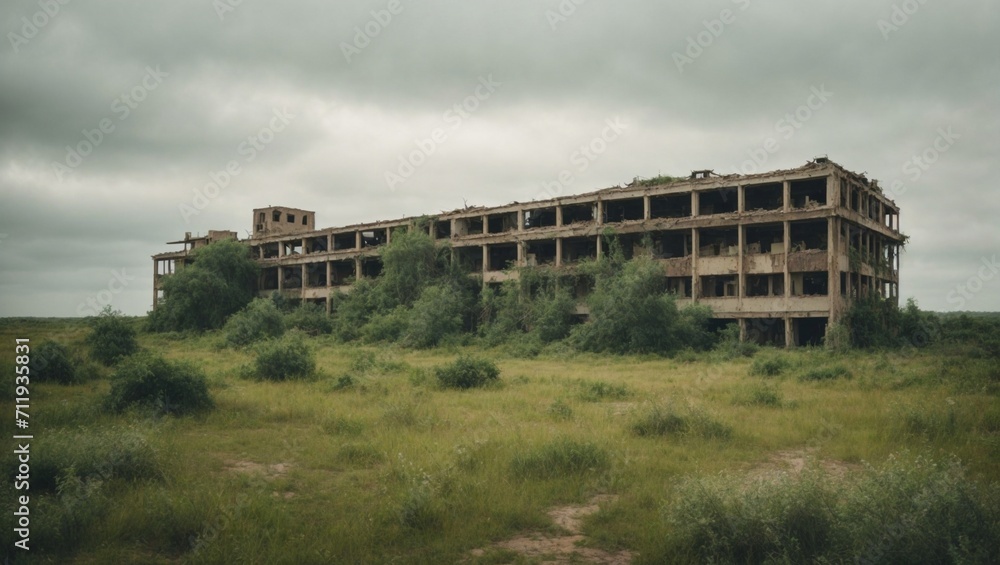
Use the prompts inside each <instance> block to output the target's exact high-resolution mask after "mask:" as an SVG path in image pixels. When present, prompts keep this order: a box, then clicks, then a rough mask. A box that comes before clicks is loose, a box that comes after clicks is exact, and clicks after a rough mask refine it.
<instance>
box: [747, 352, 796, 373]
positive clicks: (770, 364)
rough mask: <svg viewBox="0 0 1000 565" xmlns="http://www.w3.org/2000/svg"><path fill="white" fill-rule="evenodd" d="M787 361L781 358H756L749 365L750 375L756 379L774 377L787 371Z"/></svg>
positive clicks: (774, 356) (773, 356)
mask: <svg viewBox="0 0 1000 565" xmlns="http://www.w3.org/2000/svg"><path fill="white" fill-rule="evenodd" d="M788 366H789V363H788V360H787V359H785V358H784V357H781V356H776V355H772V356H768V357H757V358H756V359H754V360H753V363H751V364H750V374H751V375H753V376H757V377H776V376H778V375H780V374H782V373H784V372H785V370H786V369H788Z"/></svg>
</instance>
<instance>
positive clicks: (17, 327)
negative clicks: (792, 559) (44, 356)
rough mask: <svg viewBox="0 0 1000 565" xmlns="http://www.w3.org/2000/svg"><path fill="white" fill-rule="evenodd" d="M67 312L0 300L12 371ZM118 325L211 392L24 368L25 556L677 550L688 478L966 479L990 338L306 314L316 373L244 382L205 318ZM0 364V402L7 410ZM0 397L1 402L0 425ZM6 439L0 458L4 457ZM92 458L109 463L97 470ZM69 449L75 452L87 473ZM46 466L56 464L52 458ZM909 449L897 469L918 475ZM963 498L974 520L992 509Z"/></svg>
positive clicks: (153, 559) (842, 484)
mask: <svg viewBox="0 0 1000 565" xmlns="http://www.w3.org/2000/svg"><path fill="white" fill-rule="evenodd" d="M85 332H86V330H85V327H84V326H83V325H82V324H81V323H79V322H71V321H58V320H27V321H25V320H20V321H18V320H5V321H3V322H2V324H0V334H2V336H3V340H2V343H4V344H6V345H5V346H4V347H3V352H2V356H0V361H2V366H3V367H5V371H7V372H8V373H12V372H13V371H12V370H11V367H12V366H13V357H14V339H15V338H18V337H27V338H31V340H32V343H37V342H40V341H41V340H42V339H43V338H52V339H57V340H59V341H61V342H63V343H65V344H67V345H69V346H71V348H73V349H75V350H76V351H81V352H82V351H83V350H84V348H83V336H84V334H85ZM140 341H141V345H142V347H143V348H145V349H148V350H151V351H155V352H159V353H161V354H162V355H164V356H165V357H167V358H170V359H183V360H188V361H191V362H194V363H196V364H197V365H198V366H200V367H201V368H202V369H203V370H204V372H205V373H206V374H207V375H208V378H209V382H210V391H211V394H212V396H213V398H214V400H215V404H216V406H215V409H214V410H212V411H210V412H205V413H202V414H198V415H192V416H184V417H173V416H163V415H158V414H157V413H156V412H155V411H151V410H134V411H131V412H128V413H125V414H122V415H113V414H109V413H106V412H105V411H104V410H103V408H102V400H103V398H104V396H105V395H106V394H107V392H108V388H109V384H108V382H107V378H101V379H98V380H93V381H90V382H87V383H83V384H79V385H73V386H60V385H55V384H37V385H32V386H31V408H30V425H31V432H32V433H33V434H34V435H35V439H34V440H33V442H32V453H31V463H32V471H33V477H32V481H33V482H32V490H31V491H30V492H31V495H32V507H31V512H32V515H31V516H32V536H31V541H32V551H31V552H30V553H31V555H32V556H33V557H34V558H35V560H36V561H39V562H46V561H48V562H58V563H65V562H76V563H129V562H138V563H178V562H191V563H298V564H301V563H453V562H468V563H508V562H514V563H534V562H544V561H545V560H547V559H548V560H558V559H562V560H563V562H587V560H588V559H590V560H592V561H593V560H600V559H603V557H601V556H602V555H604V556H617V558H620V559H625V560H627V559H631V560H632V561H633V562H635V563H662V562H700V561H701V558H700V557H699V555H700V554H698V553H697V548H696V547H695V545H692V543H690V540H691V539H695V538H691V537H690V536H689V537H687V538H684V537H683V536H682V535H681V534H682V532H683V531H685V528H688V527H689V526H690V524H688V523H684V522H683V520H681V518H682V517H683V516H694V517H695V518H697V512H701V511H702V510H699V509H698V508H695V507H693V506H692V505H691V504H692V500H693V498H692V496H695V495H692V494H691V493H692V492H695V491H698V489H699V488H700V489H707V488H728V489H730V490H731V492H730V493H729V494H730V495H733V496H737V497H738V496H741V492H743V491H744V490H753V489H766V488H767V485H768V484H785V483H782V481H789V480H791V481H794V480H796V479H795V477H798V476H801V477H804V478H803V479H802V480H817V481H819V482H820V483H823V484H826V485H828V486H827V487H825V488H828V489H830V491H829V493H827V494H828V495H830V496H832V497H833V498H832V499H831V500H833V501H834V502H836V501H837V500H840V499H843V500H846V501H848V502H847V503H845V504H848V506H849V503H850V500H853V498H851V497H852V496H853V494H851V493H853V492H855V491H854V490H850V489H860V490H857V492H861V491H862V490H863V488H862V487H861V486H852V485H854V483H852V482H851V481H852V480H854V479H853V478H854V477H870V476H872V473H874V471H873V469H872V467H874V468H875V469H890V471H887V472H892V469H896V470H897V471H898V470H899V469H930V468H931V467H933V466H934V465H941V466H945V465H947V464H949V462H954V461H959V462H960V463H961V466H962V467H963V469H964V480H965V481H966V483H968V484H965V483H963V485H961V488H960V489H958V490H961V489H966V488H972V489H976V488H981V489H984V490H983V492H984V493H986V494H984V495H983V496H985V497H987V498H984V500H989V498H988V496H993V494H992V493H994V491H993V490H990V489H993V488H995V485H996V484H997V482H998V481H1000V402H998V400H997V392H998V390H1000V374H998V368H997V367H996V366H995V365H996V364H995V361H991V360H988V359H973V358H967V357H962V356H958V355H954V354H951V353H949V352H948V351H945V350H941V349H936V350H928V351H919V352H915V353H909V354H905V355H904V354H899V353H851V354H845V355H835V354H832V353H829V352H827V351H824V350H814V349H799V350H793V351H787V352H786V351H779V350H768V349H763V350H761V351H760V352H758V353H757V354H756V355H755V356H754V357H753V358H742V357H741V358H736V359H726V358H725V357H724V356H723V355H720V354H719V353H704V354H685V355H681V356H679V357H678V358H675V359H667V358H660V357H610V356H597V355H591V354H581V353H577V352H574V351H572V350H569V349H565V348H562V347H561V346H554V347H550V348H549V349H547V350H545V351H543V353H542V354H541V355H539V356H538V357H535V358H523V357H520V356H518V355H517V353H516V351H506V350H504V349H495V350H489V349H479V348H451V349H435V350H430V351H414V350H406V349H396V348H394V347H361V346H349V345H342V344H337V343H335V342H333V341H332V340H329V339H327V338H324V337H318V338H310V343H311V345H312V347H314V348H315V351H316V356H317V366H318V371H319V373H320V374H319V375H318V376H317V377H316V378H315V379H313V380H308V381H288V382H260V381H254V380H247V379H244V378H241V377H240V374H241V370H240V368H241V366H243V365H246V364H248V363H249V362H250V360H251V358H250V357H249V355H248V354H247V353H245V352H242V351H238V350H234V349H227V348H224V347H222V345H221V344H222V341H223V339H222V336H221V335H219V334H216V333H209V334H205V335H200V336H187V337H183V336H174V335H170V334H163V335H149V334H142V335H141V338H140ZM459 353H474V354H477V355H480V356H484V357H488V358H491V359H494V360H496V362H497V364H498V366H499V367H500V369H501V377H500V384H498V385H496V386H491V387H487V388H482V389H474V390H466V391H459V390H445V389H441V388H440V387H438V385H437V381H436V379H435V376H434V371H433V368H434V367H435V366H438V365H441V364H443V363H446V362H450V361H452V360H453V359H455V357H456V356H457V355H458V354H459ZM108 373H110V370H108V371H106V373H105V376H107V374H108ZM345 375H350V376H351V378H350V379H345V378H343V377H344V376H345ZM8 382H9V383H10V384H7V385H4V386H5V387H6V388H7V389H11V390H5V391H4V399H5V400H4V405H5V408H4V413H5V414H12V413H13V411H14V410H13V392H12V389H13V384H12V383H13V379H12V378H10V379H9V381H8ZM12 420H13V418H5V422H6V423H5V426H7V427H6V430H5V431H7V432H8V433H9V434H13V433H16V432H15V430H14V428H13V422H12ZM8 437H9V436H8ZM9 441H10V442H13V440H9ZM6 451H7V453H8V455H6V456H5V457H4V459H3V460H0V466H3V468H4V469H5V472H6V471H13V469H14V468H15V462H14V456H13V455H11V453H10V450H6ZM104 459H108V460H110V459H113V460H114V461H115V466H114V470H110V471H109V470H108V469H109V468H108V467H105V468H104V470H103V471H101V463H102V461H103V460H104ZM88 461H89V463H88ZM88 465H91V466H96V467H97V468H98V472H96V473H91V474H90V475H88V474H87V471H86V469H87V468H88V467H87V466H88ZM69 466H72V467H73V470H74V473H69V474H67V473H65V470H66V468H67V467H69ZM894 466H895V467H894ZM46 473H48V474H47V475H46ZM928 473H929V474H926V475H919V473H918V474H917V475H919V476H916V475H915V477H916V478H913V477H911V478H912V479H913V480H923V479H920V477H925V478H926V477H930V478H926V480H928V481H931V480H932V479H933V478H934V477H938V478H940V476H938V475H934V474H933V473H932V472H931V471H928ZM60 474H62V476H63V478H62V479H58V476H59V475H60ZM786 475H787V476H786ZM67 477H69V478H67ZM74 477H76V478H75V479H74ZM88 477H89V478H88ZM94 477H96V478H94ZM789 477H791V478H789ZM699 478H701V479H705V482H697V481H696V479H699ZM928 484H930V483H928ZM935 484H937V483H935ZM36 485H37V486H36ZM713 485H715V486H713ZM718 485H723V486H721V487H720V486H718ZM817 488H819V487H817ZM927 488H928V489H930V487H927ZM935 488H937V487H935ZM941 488H944V487H941ZM918 490H919V489H918ZM924 490H927V489H924ZM930 490H931V491H933V489H930ZM795 492H798V491H795ZM816 492H819V491H816ZM914 492H917V491H914ZM934 492H937V491H934ZM948 492H949V493H950V492H952V491H948ZM956 492H957V491H956ZM962 492H966V493H967V492H972V491H968V490H963V491H962ZM977 492H978V491H977ZM821 494H822V493H821ZM598 495H604V496H602V497H600V498H597V499H595V498H594V497H595V496H598ZM4 496H5V498H4V504H5V509H7V508H8V507H11V508H13V504H14V500H15V497H16V494H15V491H13V490H12V487H11V486H10V485H9V484H7V486H6V490H5V491H4ZM699 496H700V495H699ZM949 496H950V495H949ZM695 497H696V496H695ZM723 498H724V497H723ZM911 498H912V499H913V501H914V502H913V503H914V504H918V502H916V499H917V498H918V497H916V495H914V496H913V497H911ZM593 500H597V501H599V503H596V506H597V507H596V508H592V509H590V510H588V512H586V513H584V512H581V513H580V516H581V517H580V526H579V527H580V532H581V533H580V537H578V538H573V541H574V543H575V544H576V545H574V546H573V548H575V549H570V551H575V552H576V554H575V555H570V554H566V553H562V554H556V553H551V554H544V553H541V554H528V553H518V551H517V549H512V547H515V546H512V545H511V544H508V543H506V541H507V540H511V539H514V538H518V537H526V536H527V537H531V536H534V537H535V538H536V539H556V538H560V537H566V535H567V532H566V531H565V530H566V529H567V528H566V527H565V525H564V526H563V527H560V526H559V525H557V524H556V523H555V522H554V521H553V518H552V516H551V515H550V512H551V511H552V510H553V509H558V508H560V507H562V508H569V509H571V511H572V508H575V506H573V505H581V507H582V506H585V505H587V504H588V502H590V501H593ZM713 500H714V499H713ZM720 500H721V499H720ZM824 500H827V499H824ZM949 500H950V499H949ZM716 502H718V500H717V501H716ZM828 502H829V500H828ZM832 503H833V502H831V504H832ZM719 504H721V502H720V503H719ZM956 504H957V503H956ZM845 508H846V507H845ZM852 508H853V507H852ZM961 508H964V507H961ZM595 510H596V511H595ZM681 510H683V512H687V513H688V514H683V513H680V514H679V513H678V512H680V511H681ZM855 510H856V509H855ZM882 510H883V511H884V512H886V513H887V514H886V515H892V512H893V510H892V509H882ZM961 511H963V510H960V512H961ZM706 512H707V511H706ZM845 512H846V510H845ZM692 513H693V514H692ZM6 515H7V516H8V518H7V519H8V521H9V520H10V519H11V512H10V511H8V512H7V513H6ZM873 516H874V515H873ZM869 518H871V519H872V520H875V522H873V523H877V522H879V521H885V520H882V518H879V517H877V516H874V517H872V516H870V517H869ZM883 518H884V516H883ZM985 519H987V520H994V523H993V527H994V528H995V527H996V525H997V524H996V523H995V520H996V519H997V516H996V514H995V513H993V514H991V515H988V516H986V518H985ZM679 520H681V521H679ZM693 521H694V522H697V519H693ZM901 524H902V526H900V528H897V529H890V530H887V531H888V533H885V532H877V531H876V532H871V535H870V536H869V537H870V539H871V540H874V541H873V542H872V543H871V544H860V545H857V546H856V547H854V548H853V550H851V552H849V553H853V554H854V556H855V557H857V558H859V559H862V560H865V559H867V560H868V562H880V560H883V559H887V558H886V557H885V556H886V555H890V554H891V551H890V549H891V548H889V546H892V545H893V544H896V543H897V542H899V541H900V540H904V539H909V536H911V534H912V535H917V534H913V533H912V532H907V531H902V530H905V529H906V528H910V529H922V530H924V531H926V529H927V528H925V527H922V526H916V525H913V522H912V520H908V519H907V520H903V521H902V522H901ZM942 527H943V528H956V527H959V526H954V525H952V526H942ZM897 530H900V531H902V533H899V534H896V533H894V532H896V531H897ZM10 531H11V528H10V527H6V528H4V532H5V533H4V542H5V546H6V548H8V549H7V550H8V553H9V554H11V555H13V556H15V557H17V556H20V555H21V554H22V553H23V552H21V553H15V552H12V551H11V550H10V549H9V548H10V547H11V546H12V544H13V538H11V535H12V534H11V533H10ZM831 531H835V528H834V529H833V530H831ZM570 533H572V532H570ZM993 533H994V534H995V530H994V531H993ZM831 535H832V534H831ZM990 535H992V534H990ZM696 537H697V536H696ZM863 537H864V536H862V537H861V538H858V539H862V538H863ZM852 539H854V538H852ZM685 540H687V541H685ZM880 540H881V541H880ZM959 541H960V540H959ZM802 543H803V544H805V542H802ZM956 543H959V542H956ZM590 550H594V551H590ZM597 550H599V551H597ZM553 551H555V550H553ZM626 551H627V552H628V553H625V552H626ZM741 555H751V556H752V555H755V554H753V553H752V552H751V553H745V554H741ZM595 556H597V557H595ZM841 556H842V557H843V558H844V560H845V561H847V560H851V561H853V559H850V555H849V554H843V553H841ZM22 559H23V558H22ZM747 559H748V560H749V561H755V560H756V559H755V558H753V557H748V558H747ZM606 562H613V561H611V560H610V557H609V560H608V561H606Z"/></svg>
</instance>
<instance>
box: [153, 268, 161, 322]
mask: <svg viewBox="0 0 1000 565" xmlns="http://www.w3.org/2000/svg"><path fill="white" fill-rule="evenodd" d="M159 269H160V266H159V261H157V260H156V259H153V310H156V302H157V299H158V298H159V296H160V294H159V289H160V281H159V280H158V277H159V275H160V270H159Z"/></svg>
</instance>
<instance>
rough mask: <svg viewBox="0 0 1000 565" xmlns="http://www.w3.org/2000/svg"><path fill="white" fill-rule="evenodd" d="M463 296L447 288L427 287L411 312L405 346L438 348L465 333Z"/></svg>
mask: <svg viewBox="0 0 1000 565" xmlns="http://www.w3.org/2000/svg"><path fill="white" fill-rule="evenodd" d="M462 311H463V303H462V295H461V293H460V292H458V291H457V290H456V289H453V288H450V287H448V286H442V285H433V286H428V287H426V288H424V290H423V292H421V293H420V298H418V299H417V301H416V302H414V303H413V309H412V310H411V311H410V312H409V319H408V320H407V324H406V330H405V332H404V333H403V343H404V344H406V345H408V346H410V347H417V348H427V347H434V346H436V345H438V344H439V343H440V342H441V340H442V339H444V338H445V337H446V336H449V335H453V334H457V333H459V332H461V331H462Z"/></svg>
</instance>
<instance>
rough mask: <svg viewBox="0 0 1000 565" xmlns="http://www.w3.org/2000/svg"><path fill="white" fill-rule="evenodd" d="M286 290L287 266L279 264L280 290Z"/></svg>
mask: <svg viewBox="0 0 1000 565" xmlns="http://www.w3.org/2000/svg"><path fill="white" fill-rule="evenodd" d="M283 290H285V268H284V267H282V266H280V265H279V266H278V292H281V291H283Z"/></svg>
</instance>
